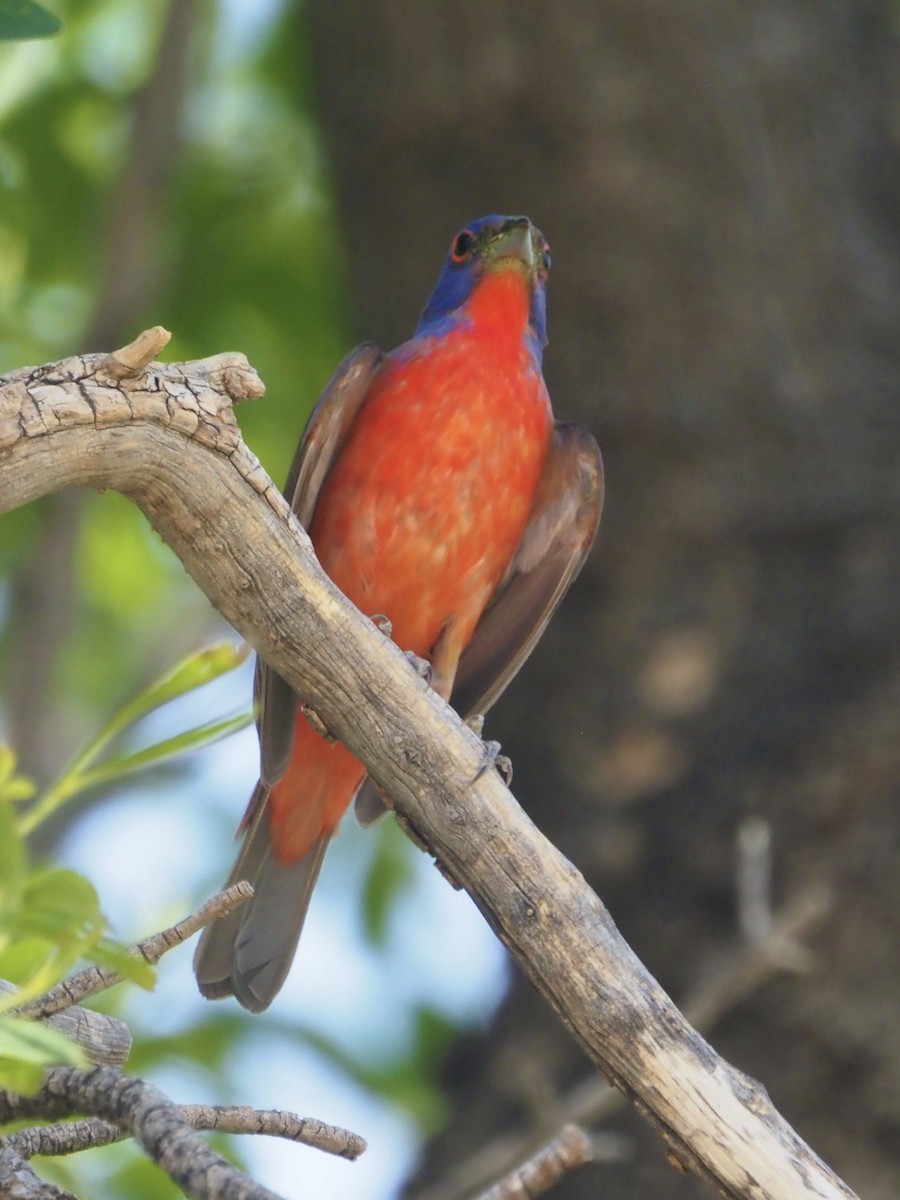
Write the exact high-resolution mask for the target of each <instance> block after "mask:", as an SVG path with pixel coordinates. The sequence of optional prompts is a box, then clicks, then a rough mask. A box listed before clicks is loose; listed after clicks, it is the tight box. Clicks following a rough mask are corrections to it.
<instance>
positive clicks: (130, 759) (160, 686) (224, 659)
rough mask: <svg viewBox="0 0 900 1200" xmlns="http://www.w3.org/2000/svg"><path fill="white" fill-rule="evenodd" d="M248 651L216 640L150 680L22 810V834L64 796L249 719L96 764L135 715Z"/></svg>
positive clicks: (206, 741) (206, 679)
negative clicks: (24, 810)
mask: <svg viewBox="0 0 900 1200" xmlns="http://www.w3.org/2000/svg"><path fill="white" fill-rule="evenodd" d="M249 653H250V648H249V646H247V645H246V644H244V643H235V642H217V643H216V644H215V645H213V646H208V647H206V649H204V650H200V651H198V652H197V653H196V654H192V655H190V657H189V658H186V659H183V660H182V661H181V662H180V663H178V664H177V665H176V666H175V667H173V668H172V670H171V671H168V672H166V674H165V675H163V676H162V677H161V678H160V679H157V680H156V681H155V682H154V683H152V684H150V686H149V687H148V688H145V689H144V691H143V692H140V693H139V694H138V695H137V696H135V697H134V699H132V700H130V701H129V702H128V703H127V704H126V705H124V707H122V708H120V709H119V711H118V712H117V713H116V714H115V715H114V716H112V717H111V718H110V719H109V720H108V721H107V722H106V724H105V725H104V726H103V727H102V729H101V730H100V732H99V733H98V734H96V736H95V737H93V738H92V739H91V740H90V741H89V742H88V744H87V745H86V746H84V747H83V749H82V750H81V751H79V753H78V754H76V756H75V758H74V759H73V760H72V761H71V762H70V763H69V765H68V767H67V768H66V769H65V771H63V773H62V775H60V776H59V778H58V779H57V780H56V781H55V782H54V783H52V784H51V785H50V787H49V788H47V790H46V791H45V792H44V794H43V795H42V796H41V797H40V799H39V800H38V801H37V803H35V804H34V805H32V807H31V808H30V809H28V811H27V812H25V813H23V814H22V816H21V817H20V819H19V832H20V833H21V834H24V835H27V834H30V833H32V832H33V831H34V830H35V829H36V828H37V827H38V825H40V824H41V822H42V821H44V820H46V818H47V817H49V816H50V815H51V814H52V813H54V812H56V811H57V809H59V808H61V807H62V806H63V805H64V804H65V803H66V801H68V800H71V799H72V797H73V796H77V795H78V794H79V792H83V791H85V790H86V789H87V788H89V787H96V786H97V785H98V784H103V783H109V782H110V781H111V780H114V779H120V778H121V777H122V776H124V775H130V774H131V773H132V772H133V771H138V770H142V769H143V768H144V767H149V766H155V765H156V764H158V763H161V762H164V761H166V760H167V759H171V758H174V757H176V756H177V755H179V754H186V753H188V751H191V750H198V749H200V747H202V746H208V745H210V744H211V743H212V742H216V741H218V740H219V739H220V738H223V737H227V736H228V735H229V734H230V733H235V732H236V731H237V730H239V729H243V728H245V726H247V725H249V724H250V722H251V721H252V719H253V718H252V714H250V713H245V714H242V715H241V716H238V717H229V718H226V719H224V720H220V721H211V722H209V723H207V724H205V725H201V726H198V727H197V728H196V729H191V730H188V731H187V732H186V733H182V734H179V735H178V736H176V737H173V738H168V739H167V740H166V741H164V742H160V743H158V744H157V745H156V746H150V747H148V748H147V749H145V750H139V751H136V752H135V753H133V754H126V755H120V756H119V757H118V758H113V759H109V760H107V761H106V762H104V763H101V765H100V766H98V767H93V766H92V764H93V763H95V762H96V761H97V759H98V757H99V756H100V752H101V751H102V750H104V749H105V748H106V747H107V746H108V745H109V743H110V742H111V741H112V740H113V739H114V738H115V737H117V736H118V735H119V734H120V733H122V732H123V731H124V730H125V729H127V728H128V727H129V726H130V725H133V724H134V723H135V721H139V720H140V719H141V718H142V717H145V716H147V715H148V714H149V713H151V712H153V711H154V709H157V708H160V707H161V706H162V705H163V704H168V703H169V701H170V700H175V699H177V698H178V697H179V696H183V695H185V694H186V693H187V692H190V691H194V690H195V689H196V688H199V687H203V685H204V684H207V683H211V682H212V681H213V680H214V679H218V678H219V676H220V675H224V674H225V673H226V672H227V671H232V670H234V668H235V667H237V666H239V664H240V663H242V662H243V661H244V660H245V659H246V657H247V655H248V654H249Z"/></svg>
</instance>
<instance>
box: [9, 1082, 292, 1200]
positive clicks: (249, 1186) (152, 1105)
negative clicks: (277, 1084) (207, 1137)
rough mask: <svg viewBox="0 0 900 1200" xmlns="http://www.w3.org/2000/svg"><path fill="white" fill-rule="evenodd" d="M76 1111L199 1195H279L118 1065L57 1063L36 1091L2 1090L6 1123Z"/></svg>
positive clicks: (203, 1198)
mask: <svg viewBox="0 0 900 1200" xmlns="http://www.w3.org/2000/svg"><path fill="white" fill-rule="evenodd" d="M72 1112H87V1113H91V1114H92V1115H93V1116H96V1117H101V1118H103V1119H104V1120H105V1121H108V1122H111V1123H112V1124H113V1125H115V1126H117V1127H119V1128H121V1129H123V1130H125V1131H127V1133H129V1134H130V1135H131V1136H132V1137H134V1138H135V1139H136V1140H137V1141H139V1142H140V1144H141V1145H142V1146H143V1148H144V1150H145V1151H146V1152H147V1154H148V1156H149V1157H150V1158H151V1159H153V1161H154V1162H155V1163H156V1164H157V1165H158V1166H159V1167H160V1168H161V1169H162V1170H163V1171H165V1172H166V1174H167V1175H168V1176H169V1177H170V1178H171V1179H172V1180H173V1182H174V1183H176V1184H177V1185H178V1186H179V1187H180V1188H181V1190H182V1191H183V1192H184V1193H185V1195H187V1196H190V1197H193V1198H194V1200H279V1197H278V1196H277V1195H276V1193H274V1192H272V1191H270V1190H269V1189H268V1188H264V1187H262V1186H261V1185H260V1184H256V1183H254V1182H253V1180H251V1179H248V1178H247V1176H246V1175H244V1173H243V1172H242V1171H239V1170H238V1169H237V1167H234V1166H232V1165H231V1164H230V1163H229V1162H227V1161H226V1160H225V1159H224V1158H222V1156H221V1155H220V1154H216V1152H215V1151H214V1150H211V1149H210V1147H209V1146H208V1145H207V1144H206V1142H205V1141H204V1140H203V1138H202V1137H201V1135H200V1134H199V1133H197V1132H196V1131H195V1130H194V1129H192V1128H191V1126H190V1124H189V1123H188V1122H187V1121H186V1120H185V1119H184V1117H183V1116H182V1115H181V1112H180V1111H179V1108H178V1105H177V1104H173V1102H172V1101H171V1100H170V1099H169V1098H168V1096H166V1095H164V1094H163V1092H161V1091H160V1090H159V1088H158V1087H156V1086H154V1084H152V1083H147V1082H146V1080H143V1079H135V1078H134V1077H133V1076H130V1075H123V1074H122V1072H121V1071H118V1070H116V1069H115V1068H114V1067H93V1068H91V1069H90V1070H88V1071H82V1070H79V1069H77V1068H75V1067H53V1068H51V1070H49V1071H48V1072H47V1078H46V1080H45V1082H44V1086H43V1087H42V1088H41V1090H40V1091H39V1092H38V1093H37V1095H36V1096H28V1097H15V1098H11V1097H9V1096H8V1095H5V1094H4V1093H3V1092H0V1121H3V1122H8V1121H10V1120H17V1119H22V1118H27V1117H28V1116H33V1115H43V1114H44V1113H47V1114H54V1113H55V1114H58V1115H64V1114H66V1113H72ZM10 1114H11V1115H10Z"/></svg>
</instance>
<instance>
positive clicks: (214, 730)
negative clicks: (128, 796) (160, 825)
mask: <svg viewBox="0 0 900 1200" xmlns="http://www.w3.org/2000/svg"><path fill="white" fill-rule="evenodd" d="M252 722H253V713H252V712H245V713H239V714H238V716H236V717H224V718H223V719H221V720H218V721H207V722H206V724H204V725H198V726H196V728H194V729H188V730H186V731H185V732H184V733H177V734H175V735H174V737H170V738H166V739H165V740H164V741H162V742H157V743H156V744H155V745H154V746H146V747H145V748H144V749H143V750H136V751H135V752H134V753H133V754H122V755H120V756H119V757H118V758H110V759H107V761H106V762H103V763H101V764H100V766H99V767H94V769H93V770H91V771H85V773H84V774H83V775H82V776H81V788H80V789H79V790H84V789H85V788H89V787H96V786H97V785H98V784H101V783H110V782H111V781H112V780H114V779H122V778H123V777H124V776H126V775H132V774H134V772H135V771H143V770H146V768H147V767H155V766H158V765H159V764H160V763H163V762H167V761H168V760H169V759H172V758H179V757H180V756H181V755H183V754H187V753H189V752H190V751H192V750H200V749H202V747H204V746H211V745H212V744H213V743H214V742H219V741H221V740H222V738H226V737H229V736H230V735H231V734H232V733H237V732H238V730H240V729H246V728H247V726H248V725H250V724H252Z"/></svg>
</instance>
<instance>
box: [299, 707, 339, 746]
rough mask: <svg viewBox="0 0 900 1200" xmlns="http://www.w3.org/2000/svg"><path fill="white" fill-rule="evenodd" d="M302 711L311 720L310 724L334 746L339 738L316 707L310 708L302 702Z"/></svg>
mask: <svg viewBox="0 0 900 1200" xmlns="http://www.w3.org/2000/svg"><path fill="white" fill-rule="evenodd" d="M300 711H301V712H302V713H303V715H304V717H306V719H307V721H309V723H310V725H312V727H313V729H314V730H315V731H316V733H318V734H319V735H320V736H321V737H323V738H324V739H325V741H326V742H328V744H329V746H333V745H334V743H335V742H336V741H337V738H336V737H335V736H334V734H333V733H332V732H331V730H330V729H329V728H328V726H327V725H326V724H325V722H324V721H323V720H322V718H321V717H320V716H319V714H318V713H317V712H316V711H315V709H312V708H310V707H309V705H308V704H301V705H300Z"/></svg>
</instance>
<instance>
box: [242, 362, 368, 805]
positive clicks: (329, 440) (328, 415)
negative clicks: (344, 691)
mask: <svg viewBox="0 0 900 1200" xmlns="http://www.w3.org/2000/svg"><path fill="white" fill-rule="evenodd" d="M381 357H382V356H381V351H380V350H379V349H378V347H377V346H373V345H372V343H371V342H363V343H362V345H361V346H357V347H356V349H355V350H352V351H351V352H350V353H349V354H348V355H347V357H346V358H345V359H344V361H343V362H342V363H341V365H340V366H339V367H338V369H337V370H336V371H335V373H334V375H332V377H331V379H330V380H329V382H328V383H327V384H326V386H325V390H324V391H323V392H322V395H321V396H320V397H319V399H318V401H317V402H316V407H315V408H314V409H313V412H312V416H311V417H310V419H309V423H308V424H307V426H306V429H305V431H304V433H303V437H302V439H301V441H300V445H299V446H298V447H297V453H296V454H295V456H294V461H293V463H292V464H291V469H290V472H289V474H288V479H287V483H286V484H285V488H284V495H285V497H286V499H287V501H288V503H289V504H290V506H291V508H292V509H293V510H294V513H295V514H296V516H297V519H298V520H299V522H300V524H301V525H302V526H303V527H304V529H307V528H308V527H309V524H310V522H311V521H312V516H313V513H314V511H315V507H316V502H317V500H318V499H319V492H320V491H321V490H322V484H323V483H324V482H325V477H326V475H327V474H328V471H329V469H330V468H331V464H332V463H333V462H334V460H335V458H336V457H337V455H338V453H339V452H340V450H341V448H342V447H343V445H344V443H345V441H346V440H347V435H348V433H349V431H350V426H351V425H352V424H353V419H354V417H355V416H356V413H357V411H358V410H359V406H360V405H361V404H362V402H363V400H364V399H365V395H366V392H367V391H368V390H369V383H370V382H371V379H372V375H373V374H374V372H375V370H376V369H377V367H378V365H379V363H380V362H381ZM254 698H255V701H256V711H257V717H256V723H257V727H258V729H259V750H260V775H261V777H262V779H263V780H264V782H265V783H266V784H268V786H269V787H271V786H272V785H273V784H275V783H277V782H278V780H279V779H280V778H281V776H282V775H283V774H284V772H285V769H286V768H287V764H288V762H289V760H290V756H291V746H292V744H293V740H294V725H295V723H296V719H297V707H298V705H299V700H298V698H297V696H296V695H295V693H294V692H293V690H292V689H291V687H290V685H289V684H287V683H285V681H284V680H283V679H282V678H281V676H280V675H278V674H276V673H275V671H273V670H271V668H270V667H268V666H267V665H266V664H265V663H264V662H263V661H262V660H261V659H257V660H256V679H255V684H254Z"/></svg>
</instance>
